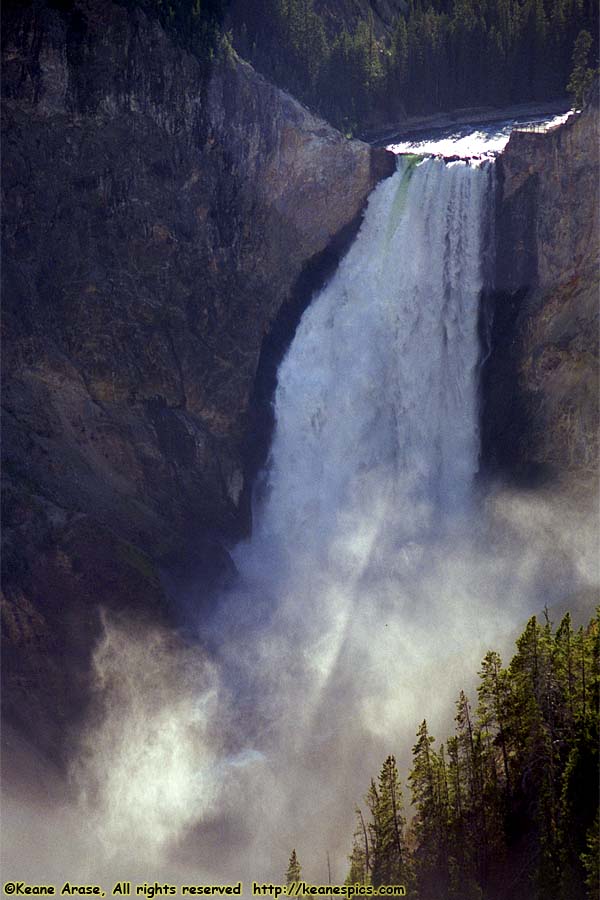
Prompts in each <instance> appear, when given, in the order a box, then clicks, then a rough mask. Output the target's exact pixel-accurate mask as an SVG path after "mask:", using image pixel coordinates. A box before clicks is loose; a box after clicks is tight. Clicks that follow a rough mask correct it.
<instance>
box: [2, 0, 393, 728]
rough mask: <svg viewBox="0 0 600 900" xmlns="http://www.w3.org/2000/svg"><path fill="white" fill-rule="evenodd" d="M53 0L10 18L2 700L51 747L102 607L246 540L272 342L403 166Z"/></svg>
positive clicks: (138, 28) (154, 34)
mask: <svg viewBox="0 0 600 900" xmlns="http://www.w3.org/2000/svg"><path fill="white" fill-rule="evenodd" d="M58 5H60V6H61V9H57V8H54V4H50V3H45V2H36V3H34V4H32V5H27V4H7V5H6V6H5V9H4V12H3V18H4V22H3V57H4V68H3V75H4V77H3V94H4V111H3V126H4V141H3V150H4V153H3V156H4V159H3V167H4V176H3V185H2V187H3V213H4V215H3V227H4V267H3V279H4V283H3V308H4V329H5V337H4V355H3V364H4V397H3V400H4V441H3V445H4V446H3V451H4V489H5V496H4V529H3V532H4V534H3V537H4V554H3V562H4V582H3V584H4V597H3V628H4V637H5V639H6V650H5V653H4V657H3V658H4V663H5V668H6V672H7V674H6V675H5V679H4V684H3V688H4V690H3V697H4V703H5V708H6V710H7V712H8V714H9V716H11V717H13V718H19V717H21V718H22V720H23V721H22V724H23V725H24V726H26V727H29V728H30V729H38V731H39V729H40V728H43V729H44V730H45V732H46V733H45V736H44V737H43V738H41V740H42V741H43V742H45V743H47V744H48V745H56V744H58V742H59V739H60V734H61V731H62V728H63V724H64V723H63V721H62V719H63V718H65V717H67V716H68V715H69V713H70V711H72V710H73V709H75V708H76V707H77V705H78V704H77V700H78V699H80V698H82V697H84V696H85V691H86V685H85V679H86V672H87V663H88V654H89V648H90V646H91V645H92V643H93V637H94V635H95V634H96V633H97V629H98V621H97V608H98V604H99V603H102V604H105V605H109V606H112V607H116V608H122V607H128V606H137V607H139V608H146V609H153V608H154V609H160V608H163V607H164V603H165V601H164V596H163V589H162V587H161V582H160V580H159V577H158V575H157V566H158V565H164V564H169V563H170V562H172V561H173V559H175V558H176V557H178V556H179V557H181V556H185V552H184V551H187V550H189V548H190V547H191V546H194V547H196V549H197V553H198V556H199V557H200V560H199V561H200V563H201V564H202V565H203V566H204V569H205V570H210V568H211V566H214V567H215V568H219V565H220V561H219V556H220V555H222V554H223V551H222V550H221V549H220V547H221V543H220V542H221V539H227V538H230V539H233V538H234V537H235V536H236V535H237V534H239V533H240V532H242V531H243V529H244V528H245V527H246V525H247V509H246V508H245V496H246V494H245V490H244V488H245V484H244V471H245V454H246V453H247V449H248V433H249V429H250V428H251V425H252V408H251V395H252V390H253V384H254V379H255V374H256V370H257V366H258V361H259V356H260V352H261V347H262V345H263V341H264V339H265V336H266V335H267V334H268V333H269V331H270V329H271V327H272V325H273V322H274V321H275V320H276V317H277V315H278V313H279V311H280V310H281V309H282V308H283V307H284V306H285V304H286V301H287V300H288V298H289V297H290V296H291V295H292V294H293V293H294V290H295V285H297V283H298V281H299V279H300V276H301V274H302V272H303V271H304V270H305V268H306V267H307V266H310V265H311V264H312V263H314V261H315V260H318V258H319V255H320V254H322V253H323V252H324V251H327V248H328V247H330V246H331V244H332V242H333V243H335V239H336V236H337V235H339V234H340V233H344V232H345V231H347V229H348V228H351V227H353V223H355V224H357V223H358V220H359V218H360V214H361V211H362V209H363V206H364V204H365V201H366V198H367V197H368V195H369V193H370V191H371V189H372V188H373V187H374V185H375V184H376V182H377V181H378V180H379V179H380V178H381V177H384V176H386V175H388V174H391V172H392V171H393V168H394V159H393V157H391V155H390V154H386V153H385V152H384V151H376V150H372V149H371V148H370V147H369V146H367V145H366V144H363V143H361V142H358V141H347V140H346V139H345V138H344V137H343V136H342V135H340V134H339V133H338V132H336V131H335V130H334V129H332V128H330V127H329V126H328V125H326V124H325V123H324V122H322V121H320V120H318V119H317V118H315V117H314V116H313V115H312V114H311V113H310V112H309V111H308V110H306V109H305V108H304V107H302V106H301V105H300V104H299V103H297V102H296V101H295V100H294V99H293V98H291V97H290V96H288V95H286V94H284V93H283V92H281V91H279V90H278V89H276V88H275V87H273V86H271V85H270V84H269V83H267V82H266V81H265V80H264V79H263V78H261V77H260V76H258V75H257V74H256V73H255V72H254V71H253V70H252V68H251V67H250V66H248V65H246V64H245V63H243V62H241V61H240V60H239V59H237V58H236V57H235V56H234V55H233V54H230V55H227V54H225V57H224V58H223V59H221V60H220V61H219V62H218V63H216V64H215V65H214V67H213V70H212V73H211V74H210V76H209V77H208V78H207V77H206V76H205V75H203V73H202V71H201V69H200V67H199V65H198V63H197V61H196V60H195V59H194V58H193V57H192V56H190V55H189V54H188V53H186V52H185V51H183V50H182V49H181V48H179V47H177V46H175V45H174V44H173V43H172V42H171V40H170V39H169V38H168V37H167V35H166V34H165V33H164V32H163V30H162V29H161V28H160V26H159V25H158V23H157V22H155V21H151V20H149V19H148V18H147V17H146V16H145V15H144V14H143V13H142V12H141V11H139V10H133V11H131V10H127V9H125V8H123V7H121V6H119V5H117V4H113V3H110V2H108V3H107V2H100V0H77V2H75V3H73V4H72V5H71V6H70V4H65V3H63V4H56V6H58ZM69 6H70V8H69V10H68V11H65V9H64V8H66V7H69ZM307 299H308V298H307ZM192 538H193V540H192ZM40 723H42V724H40Z"/></svg>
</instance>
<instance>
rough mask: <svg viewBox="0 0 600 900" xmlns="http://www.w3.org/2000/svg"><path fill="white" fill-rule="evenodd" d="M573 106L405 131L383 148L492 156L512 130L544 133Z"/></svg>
mask: <svg viewBox="0 0 600 900" xmlns="http://www.w3.org/2000/svg"><path fill="white" fill-rule="evenodd" d="M571 114H572V110H568V111H567V112H561V113H559V114H554V113H553V114H548V113H545V114H540V115H524V116H514V117H509V118H504V119H500V120H496V121H493V122H489V121H488V122H485V121H482V122H469V123H464V124H457V123H454V124H450V125H444V126H443V127H438V128H435V127H433V128H431V129H428V130H423V129H422V128H418V129H415V130H414V131H407V132H406V133H404V134H402V135H399V136H398V137H388V138H387V140H386V144H385V146H386V149H387V150H390V151H391V152H392V153H397V154H400V153H423V154H426V155H433V156H444V157H450V156H452V157H455V156H458V157H462V158H472V157H493V156H496V155H497V154H498V153H501V152H502V150H504V148H505V147H506V145H507V143H508V140H509V138H510V136H511V134H512V132H513V131H515V130H526V131H534V132H539V133H543V132H546V131H549V130H550V129H552V128H556V127H558V126H559V125H562V123H563V122H565V121H566V120H567V119H568V118H569V116H570V115H571Z"/></svg>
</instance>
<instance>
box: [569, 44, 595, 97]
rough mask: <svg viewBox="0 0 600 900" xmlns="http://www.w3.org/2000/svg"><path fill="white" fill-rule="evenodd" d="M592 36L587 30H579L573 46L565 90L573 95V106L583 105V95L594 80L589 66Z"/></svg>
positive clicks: (592, 71)
mask: <svg viewBox="0 0 600 900" xmlns="http://www.w3.org/2000/svg"><path fill="white" fill-rule="evenodd" d="M591 47H592V36H591V35H590V33H589V31H585V30H583V31H580V32H579V34H578V35H577V40H576V41H575V46H574V48H573V68H572V69H571V77H570V78H569V83H568V84H567V91H568V92H569V94H572V95H573V101H574V103H575V106H577V107H579V108H581V107H582V106H583V100H584V97H585V95H586V93H587V91H588V90H589V88H590V86H591V84H592V81H593V80H594V70H593V69H592V68H590V66H589V58H590V50H591Z"/></svg>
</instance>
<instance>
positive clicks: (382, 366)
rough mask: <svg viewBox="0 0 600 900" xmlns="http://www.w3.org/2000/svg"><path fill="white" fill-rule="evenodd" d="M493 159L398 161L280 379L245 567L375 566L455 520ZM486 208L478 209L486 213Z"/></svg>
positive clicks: (464, 477)
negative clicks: (476, 163)
mask: <svg viewBox="0 0 600 900" xmlns="http://www.w3.org/2000/svg"><path fill="white" fill-rule="evenodd" d="M490 169H491V165H490V164H486V165H484V166H473V165H469V164H467V163H466V162H454V163H450V164H445V163H444V161H443V160H441V159H421V158H419V157H400V160H399V166H398V170H397V172H396V173H395V175H394V176H393V177H391V178H390V179H388V180H387V181H384V182H383V183H382V184H380V185H379V187H378V188H377V189H376V190H375V191H374V193H373V195H372V196H371V198H370V202H369V205H368V209H367V212H366V215H365V220H364V223H363V226H362V228H361V231H360V233H359V235H358V237H357V239H356V241H355V242H354V244H353V246H352V248H351V249H350V251H349V253H348V255H347V256H346V258H345V259H344V260H343V261H342V263H341V265H340V266H339V269H338V271H337V273H336V275H335V277H334V278H333V279H332V280H331V282H330V283H329V284H328V285H327V286H326V287H325V289H324V290H323V291H322V292H321V293H320V295H319V296H317V297H316V298H315V299H314V300H313V302H312V304H311V305H310V307H309V308H308V309H307V310H306V312H305V314H304V316H303V318H302V320H301V323H300V326H299V328H298V331H297V333H296V335H295V338H294V340H293V342H292V345H291V347H290V348H289V352H288V353H287V356H286V357H285V359H284V361H283V363H282V365H281V367H280V370H279V377H278V387H277V392H276V397H275V415H276V428H275V435H274V440H273V445H272V451H271V456H270V461H269V465H268V469H267V474H266V484H265V485H263V490H262V491H261V493H262V494H263V500H262V505H261V506H260V508H259V509H258V510H257V511H256V526H255V533H254V536H253V539H252V541H251V542H250V544H249V545H248V544H246V545H243V546H242V547H240V548H238V551H237V562H238V565H239V567H240V569H241V571H242V572H243V573H246V574H247V573H249V572H250V573H252V572H254V574H255V575H257V576H258V575H259V572H260V569H261V567H262V566H264V559H265V551H267V553H268V556H269V557H270V563H269V568H270V570H271V571H272V570H273V568H274V566H275V565H276V564H277V566H280V567H282V569H284V570H287V571H288V572H289V570H290V568H292V569H293V568H296V567H297V566H301V565H308V567H309V568H310V569H311V570H313V571H318V570H321V571H323V570H327V569H329V568H331V567H335V568H336V569H337V570H338V571H339V570H340V569H341V570H342V571H344V570H345V571H346V572H347V573H348V574H352V572H353V571H354V570H355V569H356V566H362V567H364V566H366V565H369V564H370V563H371V562H372V559H371V558H372V557H373V554H374V552H375V553H376V555H377V556H378V558H379V564H382V563H383V564H384V565H385V563H386V560H385V559H383V558H382V557H385V555H386V553H392V552H394V551H398V550H401V549H402V548H405V549H406V548H407V547H409V548H410V546H411V545H415V544H416V545H420V544H422V543H423V541H425V540H428V539H429V538H430V537H431V534H432V533H433V532H435V531H436V530H439V529H440V526H441V525H442V524H443V523H444V522H447V521H448V520H449V519H452V518H453V517H455V516H458V515H460V514H462V513H464V512H465V511H466V510H467V508H468V504H469V500H470V497H471V492H472V485H473V478H474V475H475V473H476V472H477V468H478V453H479V430H478V368H479V360H480V348H479V338H478V309H479V297H480V293H481V289H482V285H483V262H482V260H483V252H482V250H483V248H482V236H483V234H484V230H485V229H484V220H485V216H486V214H487V213H489V196H490V194H489V185H490ZM486 202H487V208H486Z"/></svg>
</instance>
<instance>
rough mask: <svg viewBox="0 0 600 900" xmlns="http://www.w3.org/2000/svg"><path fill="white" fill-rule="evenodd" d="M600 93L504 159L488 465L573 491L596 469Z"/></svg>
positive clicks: (517, 139)
mask: <svg viewBox="0 0 600 900" xmlns="http://www.w3.org/2000/svg"><path fill="white" fill-rule="evenodd" d="M598 138H599V132H598V94H597V91H596V93H595V94H594V95H593V96H592V98H591V99H590V103H589V104H588V106H587V107H586V108H585V109H584V111H583V112H582V113H581V114H577V115H574V116H572V117H571V119H569V120H568V121H567V122H566V123H565V124H564V125H563V126H561V127H559V128H557V129H555V130H552V131H549V132H548V133H546V134H543V133H541V134H537V133H535V132H514V133H513V134H512V136H511V138H510V141H509V143H508V145H507V147H506V150H505V151H504V153H503V154H502V156H501V157H500V160H499V161H498V176H499V183H498V199H497V216H496V276H495V282H496V288H497V292H496V296H495V297H494V298H493V301H492V302H493V305H494V320H493V327H492V342H491V344H492V354H491V357H490V359H489V361H488V364H487V366H486V371H485V382H484V397H485V408H484V421H483V450H484V456H485V458H486V460H487V462H488V463H489V464H491V466H492V467H494V468H497V469H498V468H499V469H500V470H502V471H503V472H504V473H508V474H509V475H511V476H513V477H514V476H517V477H519V476H523V477H525V478H526V479H529V478H531V477H533V478H534V479H538V478H544V479H545V478H551V479H552V480H561V481H565V480H567V481H569V482H570V483H571V484H580V483H583V484H585V485H589V483H590V482H594V483H595V481H596V478H597V471H598V469H597V466H598V424H599V416H598V396H599V395H598V299H599V273H600V269H599V258H598V254H599V248H600V239H599V233H598V226H599V209H598V147H599V144H598Z"/></svg>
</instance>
